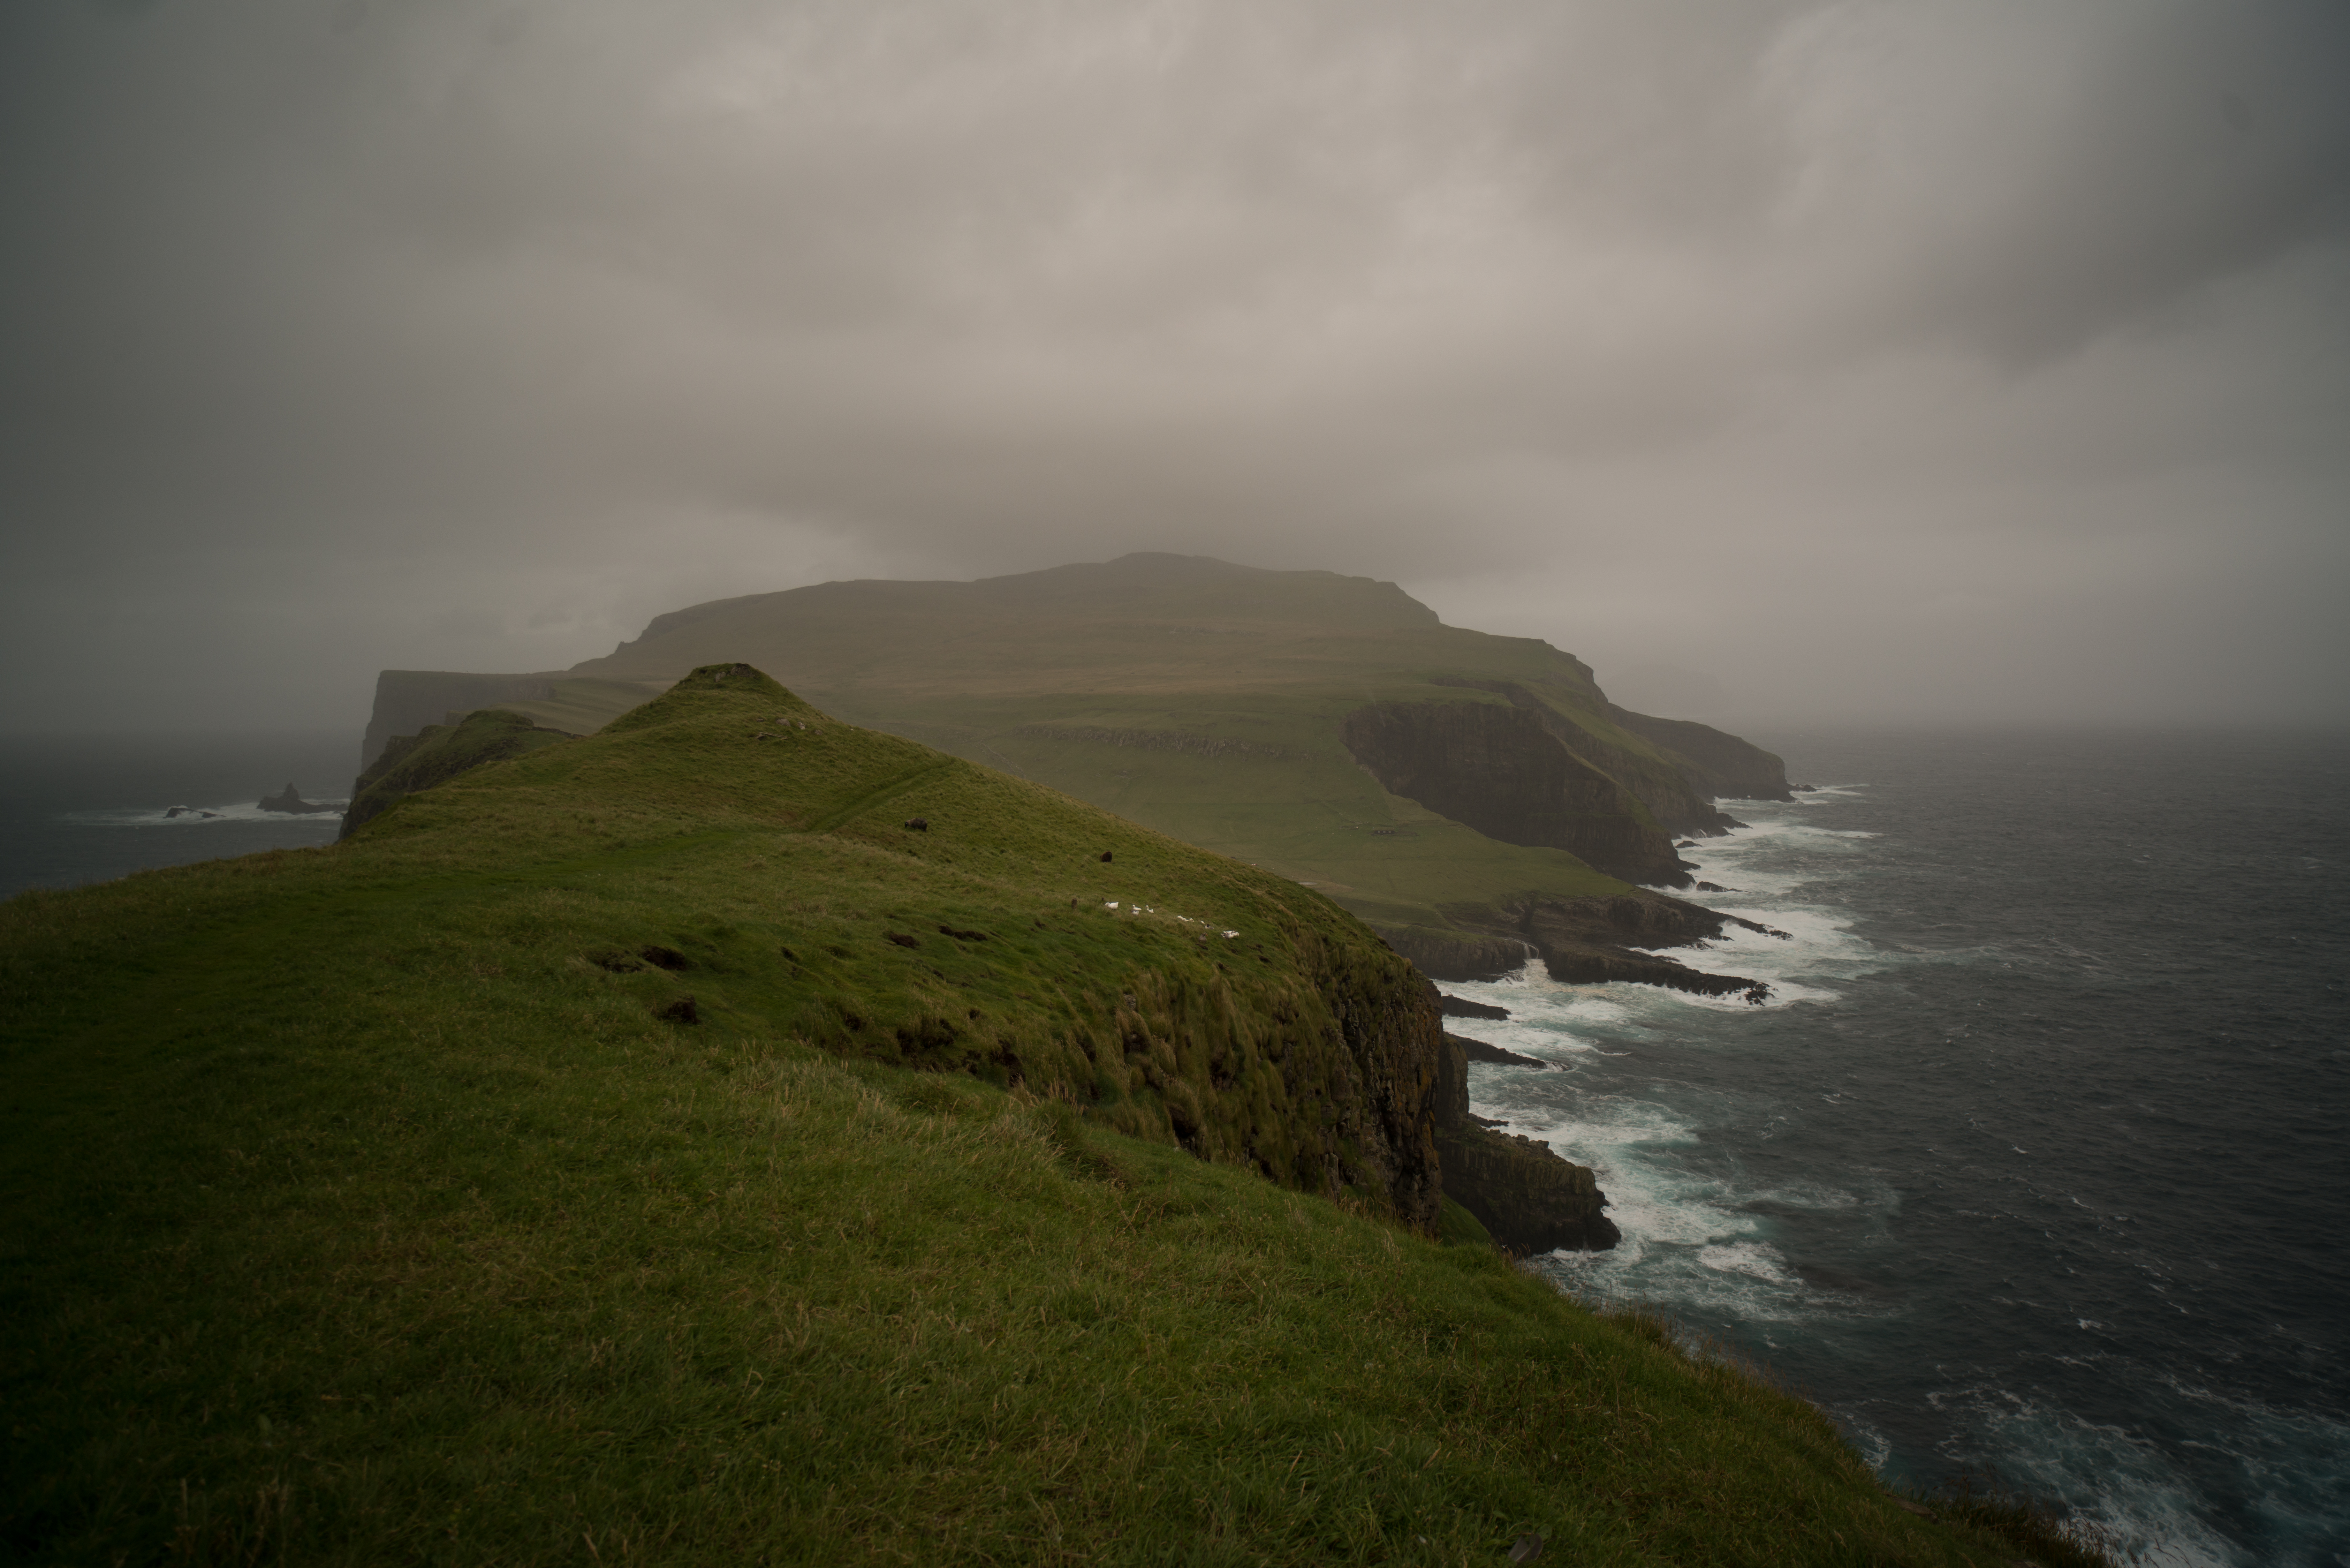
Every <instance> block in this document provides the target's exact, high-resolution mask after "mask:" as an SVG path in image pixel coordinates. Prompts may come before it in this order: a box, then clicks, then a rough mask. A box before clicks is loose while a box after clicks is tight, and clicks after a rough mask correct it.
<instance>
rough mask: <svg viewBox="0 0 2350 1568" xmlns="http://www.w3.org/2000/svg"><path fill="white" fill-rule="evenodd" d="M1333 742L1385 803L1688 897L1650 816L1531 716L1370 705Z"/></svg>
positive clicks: (1512, 711)
mask: <svg viewBox="0 0 2350 1568" xmlns="http://www.w3.org/2000/svg"><path fill="white" fill-rule="evenodd" d="M1339 738H1340V740H1341V741H1342V742H1345V744H1346V747H1347V752H1348V753H1351V754H1352V755H1353V756H1354V758H1355V760H1356V761H1357V762H1358V763H1361V764H1362V765H1363V766H1364V767H1365V768H1367V769H1368V770H1369V771H1370V774H1371V776H1372V777H1374V778H1376V779H1378V781H1379V784H1380V785H1381V787H1383V788H1385V789H1386V790H1387V791H1388V794H1399V795H1401V796H1403V797H1404V798H1405V799H1406V800H1409V801H1414V802H1417V803H1418V804H1419V805H1423V806H1426V807H1427V808H1428V809H1429V810H1430V811H1432V812H1435V813H1436V814H1437V815H1440V816H1449V817H1451V819H1452V820H1453V821H1455V822H1458V823H1461V824H1462V825H1463V826H1468V827H1471V828H1473V829H1475V830H1476V831H1477V832H1479V833H1482V834H1483V835H1484V836H1486V837H1488V838H1498V839H1500V840H1502V841H1503V843H1505V844H1523V845H1529V846H1544V847H1547V848H1552V849H1564V850H1565V851H1566V852H1567V853H1568V854H1570V855H1573V856H1575V857H1576V858H1578V859H1580V860H1581V861H1583V862H1584V863H1585V864H1586V865H1587V866H1591V867H1595V868H1596V869H1598V870H1601V871H1605V872H1607V874H1608V875H1609V876H1611V877H1622V878H1623V879H1625V880H1626V881H1627V882H1646V883H1658V884H1662V885H1665V886H1669V887H1675V888H1686V887H1687V886H1689V880H1690V878H1689V874H1688V872H1689V868H1688V867H1686V866H1684V865H1683V864H1682V863H1681V860H1680V858H1679V856H1677V855H1675V854H1674V853H1673V845H1672V838H1671V836H1669V835H1668V834H1667V833H1666V832H1665V831H1664V830H1663V829H1662V828H1661V827H1659V826H1658V824H1657V822H1656V819H1655V818H1654V817H1653V816H1651V815H1649V813H1648V808H1647V807H1645V806H1643V805H1641V804H1640V802H1639V801H1638V799H1636V798H1635V797H1634V796H1633V795H1632V794H1630V793H1629V792H1627V790H1626V789H1625V788H1624V787H1623V786H1622V785H1621V784H1617V782H1616V781H1615V780H1614V779H1611V778H1609V777H1608V776H1607V774H1604V773H1601V772H1600V771H1599V770H1598V769H1597V768H1595V767H1593V766H1592V765H1591V764H1590V763H1586V762H1585V761H1584V760H1583V759H1582V758H1581V757H1578V756H1576V755H1575V753H1573V752H1571V751H1569V750H1568V749H1567V748H1566V747H1565V745H1564V744H1563V743H1561V742H1560V741H1559V739H1558V737H1557V736H1555V735H1554V734H1552V733H1551V732H1550V730H1549V729H1548V728H1547V727H1546V726H1545V724H1544V719H1543V716H1542V715H1541V714H1539V713H1537V712H1535V711H1532V710H1530V709H1524V708H1520V707H1516V706H1513V705H1508V704H1504V703H1499V702H1477V701H1460V702H1450V701H1433V702H1374V703H1371V704H1369V705H1368V706H1367V707H1363V708H1357V709H1356V710H1355V711H1353V712H1351V713H1349V714H1347V717H1346V719H1345V720H1344V721H1343V722H1341V724H1340V727H1339Z"/></svg>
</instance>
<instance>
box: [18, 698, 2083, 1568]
mask: <svg viewBox="0 0 2350 1568" xmlns="http://www.w3.org/2000/svg"><path fill="white" fill-rule="evenodd" d="M917 818H919V819H920V820H921V821H922V822H923V823H924V824H925V826H922V827H920V828H916V827H912V826H909V824H910V823H911V822H913V821H914V820H916V819H917ZM1436 1038H1438V1036H1437V1035H1436V1034H1435V1020H1434V1017H1433V1011H1432V1004H1431V1002H1430V999H1429V988H1428V987H1427V985H1426V983H1425V981H1421V980H1420V979H1419V977H1418V976H1416V975H1414V974H1413V973H1412V972H1411V971H1409V969H1408V968H1407V967H1406V966H1405V965H1403V964H1402V963H1401V961H1399V960H1398V959H1397V958H1395V957H1394V955H1392V954H1390V953H1388V951H1387V950H1385V949H1384V948H1383V947H1382V946H1381V945H1380V944H1379V943H1378V941H1377V940H1375V939H1373V938H1372V937H1371V935H1370V934H1369V933H1368V932H1367V930H1366V929H1364V928H1363V927H1361V926H1360V925H1358V924H1357V922H1355V921H1354V920H1353V919H1352V918H1351V917H1349V916H1347V914H1346V913H1344V912H1343V911H1342V910H1340V909H1338V908H1337V907H1336V906H1335V905H1333V904H1331V903H1329V902H1328V901H1327V900H1325V899H1323V898H1320V897H1319V896H1317V895H1315V894H1314V893H1312V892H1310V891H1306V890H1304V889H1301V888H1297V887H1296V886H1295V884H1294V883H1290V882H1287V881H1284V880H1283V879H1281V878H1279V877H1274V876H1271V875H1268V874H1265V873H1263V872H1259V871H1256V870H1253V869H1252V868H1250V867H1244V866H1240V865H1237V864H1234V863H1232V862H1229V861H1224V860H1221V859H1218V858H1216V857H1212V856H1210V855H1207V854H1205V853H1203V852H1201V851H1199V850H1197V849H1195V848H1193V847H1191V846H1186V845H1183V844H1180V843H1179V842H1176V841H1174V840H1171V839H1169V838H1167V837H1164V836H1160V835H1158V834H1155V833H1153V832H1151V831H1149V829H1147V828H1143V827H1140V826H1136V825H1134V824H1131V823H1128V822H1125V821H1123V820H1120V819H1118V818H1117V817H1115V816H1112V815H1109V814H1107V813H1106V812H1103V811H1100V810H1098V809H1097V808H1094V807H1091V806H1088V805H1084V804H1082V803H1079V802H1076V801H1074V800H1070V799H1068V798H1066V797H1064V796H1060V795H1057V794H1054V793H1053V792H1051V791H1047V790H1044V789H1041V788H1038V787H1036V786H1035V785H1031V784H1024V783H1023V782H1021V781H1019V780H1016V779H1014V778H1012V777H1010V776H1008V775H1005V774H998V773H994V772H992V771H990V770H986V769H983V768H980V767H976V766H973V765H972V764H970V763H965V762H962V761H960V760H958V759H955V758H952V757H950V756H946V755H944V754H941V753H937V752H933V751H931V750H928V749H926V748H923V747H921V746H920V745H917V744H915V743H913V742H908V741H906V740H903V739H901V738H899V737H893V736H889V735H884V734H879V733H875V732H868V731H862V730H858V729H856V728H853V727H850V726H847V725H843V724H840V723H838V722H836V721H834V720H832V719H830V718H828V717H827V715H825V714H824V713H822V712H821V711H816V710H815V709H813V708H811V707H809V706H808V705H806V704H805V703H803V702H800V701H797V700H796V699H795V698H793V697H792V696H791V695H790V694H788V693H786V692H785V691H782V690H780V689H779V688H777V687H776V686H775V684H774V683H773V682H771V681H768V680H764V678H762V677H759V676H758V675H757V674H756V673H755V672H753V671H746V670H742V669H740V668H739V667H718V668H712V669H708V670H702V671H698V672H696V673H695V674H694V675H693V676H692V677H691V679H689V680H687V681H686V682H684V683H683V685H682V686H681V688H680V689H679V690H678V691H674V692H672V693H671V694H670V695H669V696H666V697H664V698H662V699H660V701H656V702H654V703H652V704H650V705H649V706H647V707H644V708H641V709H639V710H636V711H633V712H631V713H629V714H628V715H627V716H625V717H624V718H623V719H621V720H620V721H619V722H616V723H614V724H612V725H610V726H608V728H607V729H606V730H605V732H603V733H602V734H600V735H598V736H597V737H596V738H593V739H589V740H580V741H569V742H557V743H551V744H545V745H541V746H539V747H538V749H536V750H532V751H529V752H527V753H523V754H519V755H515V756H512V757H509V758H506V759H504V760H497V761H491V762H488V763H484V764H483V765H481V766H479V767H477V768H475V769H473V771H471V772H467V773H464V774H459V775H457V776H455V777H452V778H449V779H447V780H445V781H443V782H441V783H438V784H435V785H433V786H432V788H431V789H429V790H427V791H424V792H423V793H420V794H411V795H408V796H407V797H405V798H403V799H400V800H399V801H397V802H396V803H395V804H393V805H391V806H390V809H388V810H387V811H386V812H384V813H383V814H382V815H380V817H378V818H377V819H376V820H375V821H374V822H372V823H370V824H369V825H368V826H366V827H365V828H363V829H362V830H361V831H360V832H359V834H358V835H357V836H355V837H353V838H352V839H350V840H348V841H347V842H345V843H342V844H340V845H338V846H334V847H332V848H328V849H317V850H307V851H297V852H273V853H271V854H267V855H262V856H255V857H248V858H245V859H243V860H235V861H224V862H214V863H211V864H207V865H200V866H192V867H176V868H173V869H170V870H163V871H155V872H148V873H142V874H140V875H139V876H136V877H129V878H125V879H123V880H121V881H119V882H114V883H109V884H105V885H102V886H98V887H93V888H83V889H78V890H75V891H72V892H67V893H51V892H36V893H28V894H26V895H23V896H20V897H18V898H15V899H13V900H10V901H8V902H7V903H5V904H0V1041H5V1058H0V1059H5V1068H6V1070H5V1086H6V1093H5V1098H4V1099H0V1170H5V1180H0V1215H5V1223H0V1324H5V1330H6V1332H5V1334H0V1404H5V1409H6V1412H7V1420H8V1423H9V1428H8V1430H9V1441H8V1444H7V1446H6V1449H5V1459H0V1552H5V1554H6V1555H7V1556H8V1557H9V1558H10V1559H11V1560H12V1561H25V1562H54V1563H265V1562H267V1563H276V1562H285V1563H383V1562H415V1563H516V1564H519V1563H621V1562H630V1563H742V1562H756V1563H842V1562H875V1563H911V1562H922V1563H939V1562H945V1563H1058V1562H1067V1563H1167V1562H1181V1563H1280V1562H1307V1561H1314V1562H1322V1561H1329V1562H1365V1563H1368V1562H1380V1563H1393V1562H1402V1563H1498V1562H1502V1561H1504V1560H1505V1559H1504V1556H1503V1553H1504V1552H1505V1551H1506V1550H1507V1549H1508V1548H1509V1547H1510V1545H1511V1543H1512V1542H1513V1541H1515V1540H1517V1539H1518V1538H1520V1537H1521V1536H1523V1535H1528V1534H1539V1535H1541V1536H1544V1537H1545V1538H1546V1540H1547V1542H1548V1544H1547V1545H1546V1546H1545V1548H1544V1555H1543V1558H1542V1561H1544V1562H1568V1563H1611V1564H1655V1563H1787V1564H1806V1565H1809V1564H1842V1563H1851V1564H1862V1563H1899V1564H1959V1563H1973V1564H1992V1563H2003V1562H2006V1561H2008V1560H2009V1559H2010V1558H2012V1556H2013V1555H2014V1554H2015V1551H2016V1549H2017V1545H2016V1543H2017V1542H2036V1544H2035V1545H2034V1546H2033V1554H2034V1560H2035V1561H2042V1562H2047V1563H2085V1562H2088V1561H2090V1559H2089V1558H2087V1557H2085V1556H2083V1555H2081V1554H2079V1553H2077V1552H2073V1551H2072V1550H2071V1549H2069V1548H2066V1547H2064V1546H2063V1545H2062V1544H2061V1543H2058V1542H2054V1541H2053V1538H2050V1537H2048V1536H2046V1534H2045V1532H2042V1533H2039V1534H2034V1533H2033V1532H2032V1531H2031V1530H2030V1529H2029V1528H2028V1527H2026V1526H2023V1525H2019V1524H2018V1523H2016V1522H2015V1521H2013V1520H2012V1519H2010V1518H2008V1517H2007V1516H2005V1515H2002V1514H1999V1513H1997V1512H1996V1511H1990V1510H1985V1509H1981V1508H1978V1507H1950V1508H1945V1509H1943V1510H1941V1511H1940V1516H1939V1517H1922V1516H1920V1515H1919V1514H1918V1513H1916V1512H1914V1511H1911V1510H1910V1509H1908V1508H1906V1507H1904V1506H1903V1505H1902V1503H1901V1502H1900V1501H1898V1500H1897V1499H1894V1498H1892V1497H1890V1496H1888V1495H1887V1494H1886V1493H1885V1492H1884V1491H1882V1490H1880V1489H1879V1488H1878V1487H1877V1485H1876V1484H1875V1482H1874V1481H1873V1480H1871V1478H1870V1477H1869V1475H1868V1473H1867V1471H1866V1468H1865V1467H1864V1466H1863V1465H1862V1464H1861V1463H1860V1461H1859V1460H1858V1459H1856V1456H1855V1455H1854V1454H1853V1453H1852V1452H1851V1451H1850V1450H1849V1449H1847V1448H1846V1446H1844V1445H1843V1444H1842V1443H1841V1442H1840V1441H1838V1440H1837V1438H1836V1437H1835V1433H1834V1431H1833V1429H1832V1428H1830V1426H1829V1424H1828V1423H1827V1421H1826V1420H1825V1417H1822V1416H1821V1415H1820V1414H1819V1413H1818V1412H1817V1411H1816V1410H1814V1409H1813V1408H1812V1407H1809V1406H1807V1405H1805V1404H1804V1403H1803V1402H1802V1401H1800V1400H1797V1399H1794V1398H1792V1397H1788V1396H1785V1395H1783V1394H1780V1393H1777V1392H1775V1391H1773V1390H1771V1389H1769V1388H1767V1387H1765V1386H1763V1385H1761V1384H1758V1383H1756V1382H1754V1381H1752V1379H1750V1378H1748V1377H1746V1376H1743V1375H1742V1374H1741V1373H1739V1372H1737V1371H1735V1370H1734V1369H1731V1368H1728V1367H1725V1366H1715V1365H1711V1364H1696V1363H1692V1362H1690V1360H1688V1359H1687V1358H1685V1357H1684V1356H1683V1355H1681V1354H1679V1352H1678V1351H1676V1350H1675V1349H1673V1348H1672V1347H1671V1346H1670V1345H1669V1343H1667V1340H1666V1337H1665V1336H1664V1335H1662V1334H1660V1333H1659V1332H1658V1331H1657V1330H1656V1329H1655V1327H1654V1326H1653V1325H1650V1324H1643V1323H1641V1322H1639V1321H1638V1320H1630V1319H1621V1318H1617V1319H1608V1318H1601V1317H1596V1316H1594V1315H1593V1314H1589V1313H1587V1312H1586V1311H1585V1310H1584V1309H1582V1308H1581V1307H1579V1306H1577V1305H1575V1303H1571V1302H1568V1301H1566V1300H1565V1299H1564V1298H1562V1297H1560V1296H1559V1295H1557V1294H1556V1293H1555V1292H1553V1291H1552V1290H1551V1289H1550V1288H1549V1287H1547V1286H1546V1285H1544V1284H1542V1283H1540V1282H1537V1281H1535V1280H1534V1279H1531V1278H1529V1277H1527V1276H1524V1275H1523V1274H1520V1273H1518V1272H1515V1271H1514V1270H1513V1269H1512V1268H1511V1267H1510V1266H1509V1265H1508V1263H1507V1262H1505V1261H1504V1260H1503V1259H1502V1258H1501V1257H1500V1256H1499V1255H1498V1254H1497V1253H1495V1252H1494V1251H1492V1249H1490V1248H1487V1247H1482V1246H1478V1245H1475V1244H1473V1243H1472V1244H1469V1245H1456V1246H1446V1245H1442V1244H1440V1242H1438V1241H1435V1240H1433V1239H1431V1237H1430V1234H1429V1231H1430V1229H1431V1226H1430V1221H1431V1220H1432V1219H1433V1210H1434V1202H1433V1195H1432V1193H1431V1192H1430V1190H1429V1189H1428V1188H1427V1186H1426V1178H1427V1176H1428V1175H1429V1174H1430V1173H1429V1171H1428V1169H1427V1168H1426V1167H1425V1165H1424V1163H1423V1161H1422V1153H1423V1149H1422V1146H1421V1145H1420V1143H1419V1142H1418V1141H1416V1139H1417V1135H1418V1134H1419V1132H1420V1131H1422V1130H1424V1127H1425V1121H1424V1116H1425V1111H1426V1107H1427V1103H1428V1099H1429V1096H1430V1093H1431V1092H1432V1082H1431V1079H1430V1075H1429V1073H1428V1071H1427V1052H1428V1048H1429V1046H1430V1042H1432V1041H1433V1040H1435V1039H1436ZM1456 1218H1457V1216H1456ZM1437 1228H1441V1227H1437ZM1455 1233H1458V1231H1457V1229H1456V1232H1455Z"/></svg>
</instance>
